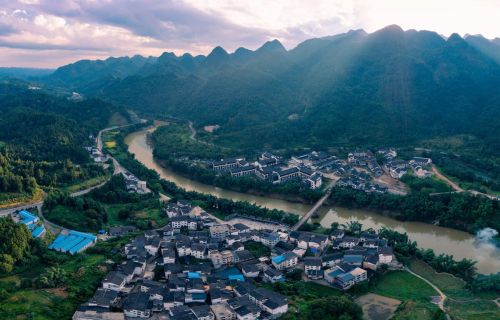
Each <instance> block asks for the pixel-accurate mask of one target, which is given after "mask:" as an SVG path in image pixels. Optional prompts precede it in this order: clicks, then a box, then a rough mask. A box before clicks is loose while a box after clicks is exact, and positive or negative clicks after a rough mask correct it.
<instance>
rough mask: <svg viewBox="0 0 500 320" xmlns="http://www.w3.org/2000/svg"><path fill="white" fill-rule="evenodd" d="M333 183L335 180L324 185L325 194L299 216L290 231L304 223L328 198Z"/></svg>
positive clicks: (295, 229) (297, 228)
mask: <svg viewBox="0 0 500 320" xmlns="http://www.w3.org/2000/svg"><path fill="white" fill-rule="evenodd" d="M334 184H335V181H332V182H330V184H329V185H328V186H327V187H326V193H325V195H324V196H323V197H321V199H319V200H318V202H316V203H315V204H314V206H313V207H312V208H311V209H310V210H309V211H308V212H307V213H306V214H304V215H303V216H302V217H300V220H299V221H298V222H297V223H296V224H295V225H294V226H293V227H292V229H291V230H292V231H297V230H299V228H300V227H301V226H302V225H303V224H304V223H306V222H307V220H309V219H310V218H311V217H312V215H313V214H314V213H315V212H316V211H318V209H319V208H320V207H321V206H322V205H323V203H324V202H325V201H326V199H328V197H329V196H330V194H331V193H332V188H333V185H334Z"/></svg>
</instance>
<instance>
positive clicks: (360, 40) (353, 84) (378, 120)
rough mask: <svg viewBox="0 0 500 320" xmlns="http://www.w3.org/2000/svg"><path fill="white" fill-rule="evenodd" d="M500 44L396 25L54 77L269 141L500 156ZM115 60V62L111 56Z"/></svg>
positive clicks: (235, 135)
mask: <svg viewBox="0 0 500 320" xmlns="http://www.w3.org/2000/svg"><path fill="white" fill-rule="evenodd" d="M498 45H499V44H498V41H490V40H487V39H484V38H482V37H478V36H468V37H466V39H463V38H461V37H460V36H459V35H457V34H454V35H452V36H450V37H449V38H448V39H444V38H443V37H442V36H440V35H438V34H437V33H435V32H431V31H415V30H408V31H403V30H402V29H401V28H400V27H398V26H388V27H386V28H384V29H381V30H379V31H377V32H374V33H371V34H367V33H366V32H364V31H363V30H353V31H350V32H348V33H344V34H340V35H336V36H330V37H324V38H317V39H310V40H307V41H305V42H303V43H301V44H299V45H298V46H297V47H296V48H294V49H292V50H289V51H287V50H286V49H285V48H284V47H283V46H282V45H281V43H279V41H277V40H274V41H270V42H267V43H266V44H264V45H263V46H262V47H261V48H259V49H258V50H255V51H251V50H248V49H245V48H240V49H238V50H236V52H235V53H231V54H230V53H228V52H226V51H225V50H224V49H223V48H220V47H217V48H215V49H214V50H213V51H212V52H211V53H210V54H209V55H208V56H206V57H205V56H197V57H193V56H191V55H184V56H182V57H177V56H175V55H174V54H172V53H164V54H163V55H162V56H161V57H159V58H157V59H155V58H143V57H133V58H118V59H114V60H113V59H112V58H110V59H112V60H110V59H107V60H105V61H80V62H77V63H74V64H72V65H68V66H64V67H61V68H59V69H57V70H56V71H55V72H54V73H53V74H52V75H51V76H49V77H47V78H46V79H45V81H46V82H47V83H49V84H56V85H63V86H66V87H70V88H73V89H75V90H78V91H79V92H80V91H81V92H83V93H85V94H87V95H96V96H99V97H103V98H105V99H109V100H111V101H115V102H118V103H120V104H124V105H127V106H130V107H133V108H135V109H137V110H139V111H142V112H147V113H153V114H168V115H173V116H177V117H182V118H186V119H191V120H193V121H195V124H196V125H200V126H201V125H206V124H214V123H216V124H219V125H221V129H220V130H218V131H217V139H218V140H219V141H224V142H225V143H234V144H238V145H239V146H248V147H256V146H257V144H259V145H260V146H262V145H263V144H265V145H269V146H273V147H283V146H286V145H292V144H317V145H334V144H385V145H388V144H405V143H408V142H411V141H417V140H420V139H427V138H433V137H439V136H449V135H455V134H472V135H475V136H478V137H480V138H482V139H484V141H488V142H489V143H493V144H495V145H498V146H499V148H498V149H500V141H499V140H500V139H498V132H500V121H499V119H500V90H498V88H499V87H500V65H499V58H498V57H499V50H498ZM108 60H110V61H108Z"/></svg>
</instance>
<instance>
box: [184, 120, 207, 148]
mask: <svg viewBox="0 0 500 320" xmlns="http://www.w3.org/2000/svg"><path fill="white" fill-rule="evenodd" d="M189 130H191V135H190V136H189V138H190V139H191V140H193V141H196V142H199V143H202V144H205V145H207V146H208V145H210V143H208V142H206V141H203V140H199V139H196V129H195V128H194V127H193V122H192V121H189Z"/></svg>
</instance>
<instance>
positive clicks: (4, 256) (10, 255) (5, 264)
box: [0, 218, 31, 272]
mask: <svg viewBox="0 0 500 320" xmlns="http://www.w3.org/2000/svg"><path fill="white" fill-rule="evenodd" d="M30 238H31V235H30V233H29V231H28V229H27V228H26V227H25V226H24V225H22V224H18V223H15V222H14V221H13V220H12V219H10V218H0V268H1V269H0V271H1V272H10V271H12V268H13V266H14V264H15V263H16V262H17V261H18V260H19V259H21V258H22V256H23V255H24V253H25V252H26V251H27V250H28V245H29V240H30Z"/></svg>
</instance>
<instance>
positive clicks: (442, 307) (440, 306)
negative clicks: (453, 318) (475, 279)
mask: <svg viewBox="0 0 500 320" xmlns="http://www.w3.org/2000/svg"><path fill="white" fill-rule="evenodd" d="M405 271H406V272H409V273H411V274H412V275H414V276H415V277H417V278H419V279H422V280H423V281H425V282H426V283H427V284H428V285H430V286H431V287H432V288H433V289H434V290H436V292H437V293H438V294H439V296H440V301H439V303H438V307H439V309H441V310H442V311H443V312H444V313H445V314H446V318H447V319H450V316H449V315H448V314H447V313H446V310H445V308H444V301H445V300H446V299H447V298H448V297H447V296H446V295H445V294H444V293H443V291H441V289H439V288H438V287H437V286H436V285H435V284H434V283H432V282H430V281H429V280H427V279H426V278H424V277H422V276H421V275H419V274H417V273H415V272H413V271H411V270H410V268H408V267H405Z"/></svg>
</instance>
